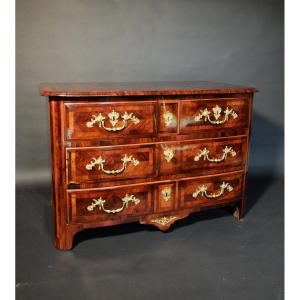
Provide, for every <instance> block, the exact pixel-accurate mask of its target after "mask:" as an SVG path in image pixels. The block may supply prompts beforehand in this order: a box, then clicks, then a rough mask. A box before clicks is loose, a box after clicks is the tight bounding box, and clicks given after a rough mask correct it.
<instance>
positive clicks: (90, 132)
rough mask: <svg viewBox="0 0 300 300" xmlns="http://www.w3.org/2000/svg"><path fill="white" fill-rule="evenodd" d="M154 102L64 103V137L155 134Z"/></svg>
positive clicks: (87, 137)
mask: <svg viewBox="0 0 300 300" xmlns="http://www.w3.org/2000/svg"><path fill="white" fill-rule="evenodd" d="M155 118H156V102H155V101H138V102H137V101H132V102H113V103H112V102H109V103H105V102H103V103H96V102H89V103H65V119H66V120H65V122H66V128H67V132H66V139H67V140H76V139H84V140H88V139H99V138H101V139H117V138H120V137H129V138H132V137H135V138H137V137H152V136H155V135H156V131H157V130H156V120H155Z"/></svg>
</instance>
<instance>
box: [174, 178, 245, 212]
mask: <svg viewBox="0 0 300 300" xmlns="http://www.w3.org/2000/svg"><path fill="white" fill-rule="evenodd" d="M243 179H244V175H243V174H226V175H219V176H218V175H217V176H209V177H200V178H197V179H188V180H182V181H181V182H180V183H179V184H180V188H179V190H180V208H192V207H195V206H201V207H203V206H214V205H219V204H225V203H226V202H231V201H234V200H236V199H238V198H239V197H241V196H242V192H243Z"/></svg>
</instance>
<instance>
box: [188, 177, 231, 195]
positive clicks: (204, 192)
mask: <svg viewBox="0 0 300 300" xmlns="http://www.w3.org/2000/svg"><path fill="white" fill-rule="evenodd" d="M225 190H227V191H228V192H231V191H233V187H232V186H231V185H230V184H229V183H228V182H225V181H223V182H222V184H221V185H220V191H219V192H218V193H215V194H214V193H212V194H209V193H207V186H206V185H199V186H198V188H197V190H196V191H195V192H194V193H193V198H197V197H198V196H199V195H200V196H201V197H206V198H208V199H215V198H219V197H221V196H222V195H223V194H224V192H225Z"/></svg>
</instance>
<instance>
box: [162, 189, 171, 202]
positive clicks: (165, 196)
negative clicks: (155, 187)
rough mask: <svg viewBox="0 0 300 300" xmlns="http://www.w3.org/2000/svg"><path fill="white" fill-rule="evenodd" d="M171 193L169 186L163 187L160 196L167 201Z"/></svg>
mask: <svg viewBox="0 0 300 300" xmlns="http://www.w3.org/2000/svg"><path fill="white" fill-rule="evenodd" d="M171 193H172V190H171V188H170V187H165V188H164V189H163V190H162V191H161V194H162V197H163V199H164V200H165V201H166V202H168V201H169V200H170V199H171Z"/></svg>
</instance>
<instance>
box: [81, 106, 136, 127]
mask: <svg viewBox="0 0 300 300" xmlns="http://www.w3.org/2000/svg"><path fill="white" fill-rule="evenodd" d="M108 117H109V122H110V124H111V125H112V126H113V127H106V126H105V125H104V120H105V119H106V118H105V117H104V116H103V115H102V114H101V113H99V114H98V115H97V116H96V115H93V118H91V119H90V121H88V122H87V123H86V127H88V128H92V127H93V126H94V124H96V123H99V124H98V125H99V127H102V128H103V129H104V130H106V131H112V132H116V131H121V130H123V129H124V128H126V127H127V124H128V121H129V120H130V121H131V122H133V123H134V124H138V123H139V122H140V120H139V119H138V118H137V117H136V116H134V115H133V113H130V114H128V113H127V112H126V111H125V112H124V113H123V115H122V116H121V119H122V123H123V124H122V125H121V126H117V127H116V125H117V123H118V122H119V117H120V114H119V113H117V112H116V111H114V110H113V111H112V112H110V113H109V114H108Z"/></svg>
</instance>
